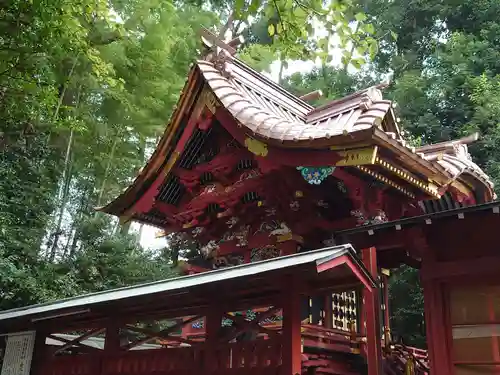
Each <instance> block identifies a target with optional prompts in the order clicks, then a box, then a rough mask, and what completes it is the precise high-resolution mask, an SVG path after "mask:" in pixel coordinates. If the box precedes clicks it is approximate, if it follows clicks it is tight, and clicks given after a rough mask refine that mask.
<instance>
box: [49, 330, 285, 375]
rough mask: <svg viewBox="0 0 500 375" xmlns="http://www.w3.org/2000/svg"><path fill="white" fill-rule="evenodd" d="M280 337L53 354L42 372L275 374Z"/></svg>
mask: <svg viewBox="0 0 500 375" xmlns="http://www.w3.org/2000/svg"><path fill="white" fill-rule="evenodd" d="M281 363H282V343H281V336H279V337H277V338H272V339H268V340H256V341H249V342H240V343H231V344H222V345H218V346H215V347H207V346H205V345H203V344H200V345H199V346H194V347H184V348H168V349H150V350H136V351H127V352H118V353H113V354H109V353H105V352H102V353H98V354H83V355H75V356H60V357H53V358H52V359H51V360H50V361H48V362H47V363H46V365H45V367H44V372H43V374H44V375H174V374H175V375H183V374H185V375H188V374H203V373H214V372H216V373H217V374H227V375H231V374H234V375H236V374H238V375H241V374H245V373H246V372H248V373H250V372H258V373H259V374H260V375H278V373H279V369H280V367H281Z"/></svg>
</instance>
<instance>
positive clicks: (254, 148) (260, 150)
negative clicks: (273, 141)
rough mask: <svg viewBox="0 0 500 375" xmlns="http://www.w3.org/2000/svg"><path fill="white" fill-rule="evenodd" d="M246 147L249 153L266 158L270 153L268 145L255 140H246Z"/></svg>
mask: <svg viewBox="0 0 500 375" xmlns="http://www.w3.org/2000/svg"><path fill="white" fill-rule="evenodd" d="M245 147H246V148H247V149H248V151H250V152H251V153H253V154H255V155H257V156H262V157H266V156H267V154H268V152H269V151H268V149H267V145H266V144H265V143H262V142H260V141H258V140H256V139H255V138H245Z"/></svg>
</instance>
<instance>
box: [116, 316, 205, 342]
mask: <svg viewBox="0 0 500 375" xmlns="http://www.w3.org/2000/svg"><path fill="white" fill-rule="evenodd" d="M202 318H203V317H202V316H200V315H197V316H193V317H191V318H189V319H187V320H184V321H182V322H179V323H177V324H175V325H173V326H172V327H168V328H166V329H164V330H161V331H159V332H154V331H151V330H148V331H149V333H145V332H144V329H142V328H141V330H142V332H141V331H138V330H139V328H137V327H134V326H131V325H127V327H126V328H127V329H128V330H130V331H134V332H139V333H144V334H146V335H148V336H149V337H146V338H144V339H141V340H137V341H134V342H131V343H130V344H128V345H126V346H125V349H131V348H133V347H135V346H138V345H142V344H146V343H148V342H150V341H152V340H154V339H157V338H161V339H165V338H166V339H170V338H171V337H170V336H169V335H170V334H171V333H172V332H175V331H176V330H178V329H179V328H182V327H184V326H185V325H186V324H189V323H191V322H194V321H196V320H199V319H202ZM172 341H175V340H172ZM177 341H178V340H177Z"/></svg>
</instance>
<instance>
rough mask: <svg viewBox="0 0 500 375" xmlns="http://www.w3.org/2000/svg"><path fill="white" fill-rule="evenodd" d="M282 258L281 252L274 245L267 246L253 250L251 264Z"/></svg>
mask: <svg viewBox="0 0 500 375" xmlns="http://www.w3.org/2000/svg"><path fill="white" fill-rule="evenodd" d="M278 256H280V250H279V249H278V248H277V247H276V246H274V245H267V246H263V247H258V248H255V249H252V251H251V254H250V261H251V262H258V261H261V260H266V259H272V258H276V257H278Z"/></svg>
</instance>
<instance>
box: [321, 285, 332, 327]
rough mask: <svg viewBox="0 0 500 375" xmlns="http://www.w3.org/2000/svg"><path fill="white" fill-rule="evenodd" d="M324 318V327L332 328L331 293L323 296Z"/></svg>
mask: <svg viewBox="0 0 500 375" xmlns="http://www.w3.org/2000/svg"><path fill="white" fill-rule="evenodd" d="M324 309H325V310H324V311H325V316H324V318H323V319H324V324H323V325H324V326H325V328H333V311H332V293H331V292H329V293H327V294H326V295H325V307H324Z"/></svg>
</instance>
